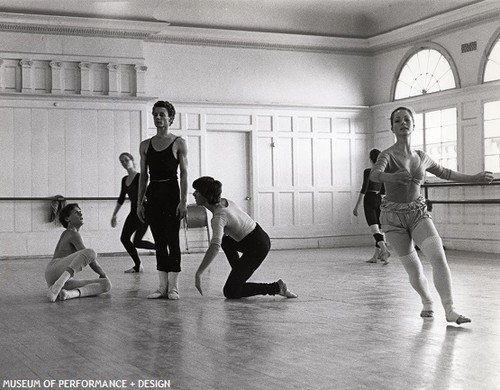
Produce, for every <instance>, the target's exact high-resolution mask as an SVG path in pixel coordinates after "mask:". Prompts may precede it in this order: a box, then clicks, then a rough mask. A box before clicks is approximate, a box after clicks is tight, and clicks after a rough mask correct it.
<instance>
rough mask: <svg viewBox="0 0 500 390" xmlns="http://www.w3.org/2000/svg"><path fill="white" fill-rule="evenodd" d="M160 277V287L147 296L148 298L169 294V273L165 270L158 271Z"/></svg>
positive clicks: (157, 297)
mask: <svg viewBox="0 0 500 390" xmlns="http://www.w3.org/2000/svg"><path fill="white" fill-rule="evenodd" d="M158 279H159V280H160V287H158V289H157V290H156V291H154V292H153V293H151V294H149V295H148V296H147V299H159V298H163V297H166V296H167V289H168V273H167V272H165V271H158Z"/></svg>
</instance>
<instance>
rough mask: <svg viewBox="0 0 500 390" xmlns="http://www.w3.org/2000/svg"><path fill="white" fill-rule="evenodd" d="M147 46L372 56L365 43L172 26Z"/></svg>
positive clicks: (360, 40)
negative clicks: (253, 49) (190, 46)
mask: <svg viewBox="0 0 500 390" xmlns="http://www.w3.org/2000/svg"><path fill="white" fill-rule="evenodd" d="M147 41H148V42H160V43H171V44H186V45H202V46H225V47H238V48H255V49H272V50H292V51H315V52H329V53H332V52H333V53H342V54H354V55H369V54H370V50H369V47H368V41H367V40H366V39H358V38H337V37H325V36H315V35H300V34H281V33H267V32H250V31H234V30H216V29H207V28H191V27H178V26H169V27H167V28H166V29H165V30H163V31H162V32H161V33H160V34H156V35H154V36H151V37H149V38H148V39H147Z"/></svg>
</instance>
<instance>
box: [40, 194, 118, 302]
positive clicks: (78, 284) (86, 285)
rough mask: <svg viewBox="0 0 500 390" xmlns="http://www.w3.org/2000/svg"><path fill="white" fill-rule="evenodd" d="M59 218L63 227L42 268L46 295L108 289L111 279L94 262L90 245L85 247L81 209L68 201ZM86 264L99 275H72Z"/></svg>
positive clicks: (63, 297)
mask: <svg viewBox="0 0 500 390" xmlns="http://www.w3.org/2000/svg"><path fill="white" fill-rule="evenodd" d="M59 221H60V222H61V224H62V225H63V226H64V227H65V228H66V230H65V231H64V232H63V233H62V234H61V237H60V238H59V242H58V243H57V246H56V249H55V251H54V257H53V259H52V260H51V261H50V262H49V263H48V264H47V267H46V268H45V280H46V281H47V285H48V286H49V290H48V292H47V297H48V298H49V301H50V302H55V301H56V300H60V301H65V300H67V299H73V298H81V297H89V296H94V295H99V294H102V293H105V292H108V291H110V290H111V282H110V281H109V279H108V278H107V277H106V274H105V273H104V271H103V269H102V268H101V266H100V265H99V263H98V262H97V254H96V252H95V251H94V250H93V249H90V248H85V245H84V244H83V240H82V236H81V235H80V228H81V227H82V225H83V214H82V210H81V209H80V207H79V206H78V204H76V203H70V204H68V205H67V206H65V207H64V208H63V209H62V210H61V212H60V213H59ZM86 266H89V267H90V268H92V270H93V271H94V272H95V273H96V274H98V275H99V279H90V280H84V279H81V280H79V279H73V277H74V276H75V274H76V273H78V272H80V271H81V270H83V269H84V268H85V267H86Z"/></svg>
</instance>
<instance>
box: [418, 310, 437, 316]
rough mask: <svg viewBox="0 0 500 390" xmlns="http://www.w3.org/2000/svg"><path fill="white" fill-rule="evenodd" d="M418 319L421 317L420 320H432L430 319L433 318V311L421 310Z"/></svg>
mask: <svg viewBox="0 0 500 390" xmlns="http://www.w3.org/2000/svg"><path fill="white" fill-rule="evenodd" d="M420 317H422V318H432V317H434V311H433V310H422V311H421V312H420Z"/></svg>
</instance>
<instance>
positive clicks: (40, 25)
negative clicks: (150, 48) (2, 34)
mask: <svg viewBox="0 0 500 390" xmlns="http://www.w3.org/2000/svg"><path fill="white" fill-rule="evenodd" d="M168 25H169V23H166V22H137V21H130V20H115V19H99V18H82V17H73V16H47V15H30V14H19V13H10V12H0V31H7V32H22V33H32V34H55V35H78V36H96V37H105V38H121V39H140V40H145V39H146V38H148V37H149V36H150V35H152V34H157V33H159V32H161V31H162V30H163V29H164V28H165V27H166V26H168Z"/></svg>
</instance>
